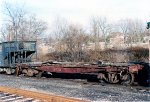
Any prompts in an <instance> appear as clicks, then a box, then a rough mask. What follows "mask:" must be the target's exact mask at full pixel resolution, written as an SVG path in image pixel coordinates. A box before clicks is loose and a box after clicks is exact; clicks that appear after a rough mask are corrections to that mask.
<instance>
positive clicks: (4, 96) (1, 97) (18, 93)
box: [0, 86, 87, 102]
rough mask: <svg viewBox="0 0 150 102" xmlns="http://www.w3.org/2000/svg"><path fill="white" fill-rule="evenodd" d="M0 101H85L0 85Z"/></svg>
mask: <svg viewBox="0 0 150 102" xmlns="http://www.w3.org/2000/svg"><path fill="white" fill-rule="evenodd" d="M0 102H85V101H83V100H78V99H73V98H68V97H62V96H56V95H49V94H44V93H38V92H32V91H27V90H22V89H16V88H10V87H5V86H0ZM86 102H87V101H86Z"/></svg>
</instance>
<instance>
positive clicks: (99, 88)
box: [0, 74, 150, 102]
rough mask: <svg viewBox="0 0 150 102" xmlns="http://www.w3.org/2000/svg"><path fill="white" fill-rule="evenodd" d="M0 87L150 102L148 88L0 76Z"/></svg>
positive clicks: (90, 99) (96, 99)
mask: <svg viewBox="0 0 150 102" xmlns="http://www.w3.org/2000/svg"><path fill="white" fill-rule="evenodd" d="M0 85H1V86H10V87H15V88H20V89H26V90H31V91H36V92H43V93H48V94H54V95H61V96H67V97H74V98H78V99H82V100H89V101H93V102H99V101H121V102H122V101H150V91H149V89H150V88H147V89H146V90H145V89H144V90H142V89H141V90H137V88H134V87H126V86H121V85H108V84H107V85H100V84H98V83H94V82H91V83H88V84H87V83H86V81H85V80H80V79H76V80H75V81H72V80H70V79H69V80H68V79H65V80H64V79H63V80H62V79H58V78H40V79H37V78H28V77H16V76H8V75H1V74H0Z"/></svg>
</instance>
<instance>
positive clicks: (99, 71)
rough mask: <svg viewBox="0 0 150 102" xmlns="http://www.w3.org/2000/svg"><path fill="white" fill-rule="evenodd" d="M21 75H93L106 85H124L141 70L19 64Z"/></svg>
mask: <svg viewBox="0 0 150 102" xmlns="http://www.w3.org/2000/svg"><path fill="white" fill-rule="evenodd" d="M18 67H19V68H21V69H22V73H25V74H27V75H28V76H36V75H38V74H40V73H42V72H44V71H45V72H50V73H63V74H67V73H68V74H90V75H91V74H93V75H97V78H98V79H99V80H104V81H106V82H108V83H114V84H115V83H120V82H121V83H125V84H132V83H133V82H134V80H135V75H136V74H138V71H139V70H141V69H142V66H141V65H139V64H126V65H115V64H114V65H98V64H97V65H72V64H70V65H69V64H67V65H66V64H60V63H59V64H48V65H45V64H38V65H37V64H34V65H32V66H31V65H30V64H21V65H18Z"/></svg>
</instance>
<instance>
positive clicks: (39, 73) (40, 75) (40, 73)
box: [35, 72, 43, 78]
mask: <svg viewBox="0 0 150 102" xmlns="http://www.w3.org/2000/svg"><path fill="white" fill-rule="evenodd" d="M42 74H43V72H38V73H37V74H36V75H35V76H36V77H37V78H40V77H42Z"/></svg>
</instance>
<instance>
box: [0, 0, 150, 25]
mask: <svg viewBox="0 0 150 102" xmlns="http://www.w3.org/2000/svg"><path fill="white" fill-rule="evenodd" d="M2 1H7V2H8V1H9V2H12V3H14V4H16V2H17V4H25V7H27V8H28V11H30V12H32V13H35V14H36V15H37V16H38V17H39V18H40V19H43V20H45V21H47V22H48V23H51V22H52V21H53V20H54V18H56V17H57V16H60V17H64V18H66V19H67V20H70V21H72V22H76V23H80V24H83V25H84V24H87V22H88V21H89V19H90V17H91V16H105V17H107V18H108V19H109V20H110V21H112V22H114V21H117V20H119V19H124V18H131V19H141V20H143V21H145V22H147V21H150V0H0V4H1V3H2ZM1 15H2V14H1ZM0 17H1V16H0ZM1 20H2V19H1V18H0V21H1Z"/></svg>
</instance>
